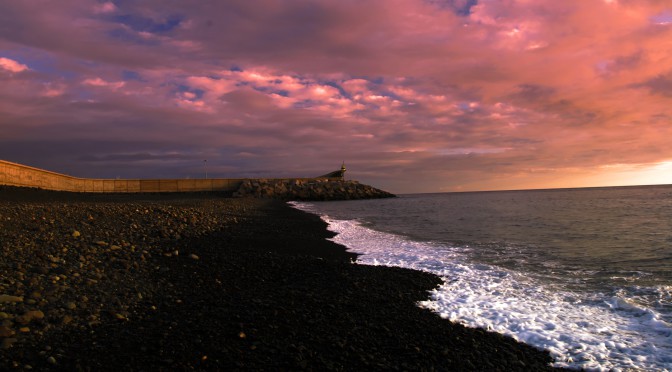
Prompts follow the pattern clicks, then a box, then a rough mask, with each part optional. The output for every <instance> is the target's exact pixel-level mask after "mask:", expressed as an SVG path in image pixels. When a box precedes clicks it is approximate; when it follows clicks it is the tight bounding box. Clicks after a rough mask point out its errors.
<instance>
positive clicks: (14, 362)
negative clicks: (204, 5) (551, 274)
mask: <svg viewBox="0 0 672 372" xmlns="http://www.w3.org/2000/svg"><path fill="white" fill-rule="evenodd" d="M331 236H332V233H330V232H329V231H327V229H326V223H325V222H323V221H322V220H320V218H319V217H317V216H314V215H311V214H307V213H305V212H301V211H298V210H295V209H293V208H291V207H290V206H288V205H287V204H286V203H285V202H282V201H278V200H269V199H253V198H230V197H225V196H222V195H220V194H216V193H202V194H134V195H129V194H126V195H122V194H118V195H112V194H109V195H100V194H98V195H96V194H73V193H61V192H49V191H41V190H35V189H24V188H14V187H0V254H1V257H0V322H1V323H0V370H10V371H11V370H17V371H18V370H54V371H58V370H68V371H112V370H117V371H119V370H124V371H157V370H227V371H230V370H274V371H275V370H316V371H317V370H320V371H321V370H346V371H347V370H363V369H366V370H426V371H432V370H437V371H454V370H474V371H476V370H487V371H516V370H518V371H532V370H533V371H543V370H552V369H553V368H551V367H550V363H551V362H552V360H551V358H550V356H549V355H548V353H547V352H544V351H541V350H538V349H535V348H532V347H530V346H527V345H525V344H521V343H518V342H516V341H514V340H513V339H512V338H509V337H505V336H502V335H499V334H495V333H490V332H486V331H484V330H481V329H470V328H465V327H463V326H461V325H457V324H453V323H451V322H449V321H447V320H444V319H441V318H440V317H439V316H438V315H436V314H434V313H432V312H430V311H429V310H426V309H421V308H419V307H418V306H416V303H417V302H418V301H423V300H426V299H427V297H428V294H427V291H429V290H431V289H433V288H436V287H437V286H438V285H439V284H440V283H441V279H440V278H439V277H437V276H435V275H432V274H428V273H424V272H419V271H413V270H408V269H401V268H388V267H378V266H376V267H374V266H365V265H359V264H355V263H353V261H354V260H355V259H356V255H354V254H353V253H349V252H346V250H345V248H344V247H342V246H340V245H337V244H335V243H333V242H331V241H329V240H327V239H328V238H329V237H331Z"/></svg>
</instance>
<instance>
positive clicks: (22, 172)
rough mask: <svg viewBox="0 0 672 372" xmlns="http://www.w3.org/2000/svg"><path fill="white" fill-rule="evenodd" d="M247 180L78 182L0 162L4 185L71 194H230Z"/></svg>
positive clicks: (88, 180) (58, 175) (92, 180)
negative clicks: (201, 192)
mask: <svg viewBox="0 0 672 372" xmlns="http://www.w3.org/2000/svg"><path fill="white" fill-rule="evenodd" d="M242 182H243V179H154V180H152V179H148V180H144V179H143V180H140V179H136V180H115V179H92V178H77V177H71V176H67V175H64V174H60V173H54V172H50V171H46V170H44V169H38V168H33V167H29V166H26V165H22V164H16V163H11V162H8V161H4V160H0V185H9V186H22V187H36V188H40V189H45V190H54V191H70V192H95V193H105V192H117V193H140V192H196V191H228V192H233V191H236V190H237V189H238V187H240V184H241V183H242Z"/></svg>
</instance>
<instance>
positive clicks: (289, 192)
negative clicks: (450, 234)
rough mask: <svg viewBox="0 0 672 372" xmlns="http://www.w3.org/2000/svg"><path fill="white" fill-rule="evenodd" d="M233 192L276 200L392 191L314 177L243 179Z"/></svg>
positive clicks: (383, 194)
mask: <svg viewBox="0 0 672 372" xmlns="http://www.w3.org/2000/svg"><path fill="white" fill-rule="evenodd" d="M233 196H234V197H253V198H264V199H280V200H354V199H378V198H390V197H394V196H395V195H393V194H390V193H389V192H387V191H383V190H380V189H377V188H375V187H372V186H369V185H364V184H361V183H359V182H358V181H345V180H341V179H329V178H314V179H255V180H245V181H243V183H242V184H241V185H240V188H239V189H238V191H236V192H234V193H233Z"/></svg>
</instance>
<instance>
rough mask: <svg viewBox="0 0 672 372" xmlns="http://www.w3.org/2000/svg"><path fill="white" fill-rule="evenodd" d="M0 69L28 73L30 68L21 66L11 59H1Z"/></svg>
mask: <svg viewBox="0 0 672 372" xmlns="http://www.w3.org/2000/svg"><path fill="white" fill-rule="evenodd" d="M0 69H3V70H5V71H9V72H12V73H17V72H23V71H27V70H29V69H28V66H26V65H24V64H21V63H19V62H17V61H14V60H12V59H9V58H4V57H0Z"/></svg>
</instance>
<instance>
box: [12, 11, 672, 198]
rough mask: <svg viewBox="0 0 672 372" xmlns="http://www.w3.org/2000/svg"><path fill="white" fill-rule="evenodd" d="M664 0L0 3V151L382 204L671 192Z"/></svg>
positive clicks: (59, 165) (116, 172) (28, 159)
mask: <svg viewBox="0 0 672 372" xmlns="http://www.w3.org/2000/svg"><path fill="white" fill-rule="evenodd" d="M671 143H672V1H671V0H562V1H557V0H184V1H164V0H161V1H159V0H143V1H132V0H118V1H86V0H59V1H48V0H26V1H0V159H3V160H7V161H11V162H16V163H21V164H27V165H31V166H34V167H38V168H44V169H48V170H52V171H55V172H59V173H64V174H69V175H72V176H76V177H91V178H203V177H205V173H206V172H207V174H208V177H211V178H242V177H245V178H247V177H249V178H258V177H311V176H318V175H321V174H324V173H327V172H330V171H333V170H337V169H339V168H340V166H341V164H342V163H343V162H345V165H346V167H347V169H348V171H347V172H346V178H349V179H357V180H359V181H360V182H363V183H367V184H371V185H373V186H376V187H379V188H383V189H385V190H388V191H391V192H395V193H415V192H452V191H477V190H506V189H533V188H558V187H586V186H617V185H637V184H663V183H672V146H671Z"/></svg>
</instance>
